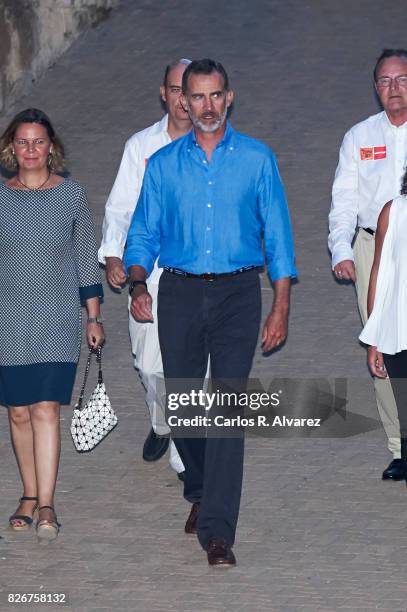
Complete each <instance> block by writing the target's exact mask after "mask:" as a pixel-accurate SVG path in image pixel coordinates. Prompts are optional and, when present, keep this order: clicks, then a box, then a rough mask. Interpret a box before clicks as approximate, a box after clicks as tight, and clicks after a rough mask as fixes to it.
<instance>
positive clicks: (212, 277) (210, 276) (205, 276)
mask: <svg viewBox="0 0 407 612" xmlns="http://www.w3.org/2000/svg"><path fill="white" fill-rule="evenodd" d="M201 278H203V280H207V281H210V282H212V281H214V280H215V278H216V274H211V273H210V272H206V273H205V274H201Z"/></svg>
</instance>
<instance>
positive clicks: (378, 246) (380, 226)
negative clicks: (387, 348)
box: [367, 200, 392, 378]
mask: <svg viewBox="0 0 407 612" xmlns="http://www.w3.org/2000/svg"><path fill="white" fill-rule="evenodd" d="M391 204H392V200H390V202H387V204H385V205H384V206H383V208H382V212H381V213H380V215H379V219H378V221H377V229H376V237H375V250H374V259H373V265H372V269H371V271H370V280H369V290H368V293H367V314H368V316H370V314H371V312H372V310H373V305H374V300H375V296H376V284H377V275H378V272H379V267H380V259H381V256H382V248H383V242H384V238H385V236H386V232H387V228H388V226H389V215H390V207H391ZM367 364H368V366H369V370H370V372H371V373H372V375H373V376H377V377H378V378H386V376H387V374H386V370H385V367H384V361H383V355H382V353H381V352H380V351H378V350H377V347H376V346H369V347H368V349H367Z"/></svg>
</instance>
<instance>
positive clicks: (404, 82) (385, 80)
mask: <svg viewBox="0 0 407 612" xmlns="http://www.w3.org/2000/svg"><path fill="white" fill-rule="evenodd" d="M393 81H394V82H396V83H397V85H398V86H399V87H407V74H400V75H399V76H396V77H394V78H393V79H392V78H391V77H387V76H384V77H379V78H378V79H377V81H376V85H377V86H378V87H390V86H391V84H392V83H393Z"/></svg>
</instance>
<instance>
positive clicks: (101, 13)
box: [0, 0, 119, 113]
mask: <svg viewBox="0 0 407 612" xmlns="http://www.w3.org/2000/svg"><path fill="white" fill-rule="evenodd" d="M118 2H119V0H0V113H1V112H4V111H5V110H6V108H7V106H8V105H9V104H11V103H12V102H13V101H14V100H15V99H16V98H18V96H19V95H21V94H22V93H23V92H24V91H25V90H26V89H27V87H28V86H29V84H30V83H31V82H32V81H33V80H35V79H37V78H38V76H39V75H40V74H41V73H42V72H44V70H46V69H47V68H48V66H50V65H51V64H53V63H54V62H55V60H56V59H57V58H58V57H59V56H60V55H61V54H62V53H63V52H64V51H66V49H67V48H68V47H69V46H70V44H71V43H72V41H73V40H74V39H75V38H76V37H77V36H78V35H79V34H80V33H81V32H82V31H83V30H85V29H86V28H88V27H90V26H92V25H95V24H97V23H99V22H100V21H101V20H103V19H105V18H106V17H107V16H108V15H109V12H110V11H111V9H112V8H113V7H114V6H115V5H117V4H118Z"/></svg>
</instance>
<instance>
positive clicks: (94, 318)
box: [88, 317, 103, 325]
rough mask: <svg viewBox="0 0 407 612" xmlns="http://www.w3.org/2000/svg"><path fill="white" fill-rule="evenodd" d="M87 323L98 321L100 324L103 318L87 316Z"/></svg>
mask: <svg viewBox="0 0 407 612" xmlns="http://www.w3.org/2000/svg"><path fill="white" fill-rule="evenodd" d="M88 323H99V325H102V323H103V319H102V317H88Z"/></svg>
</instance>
